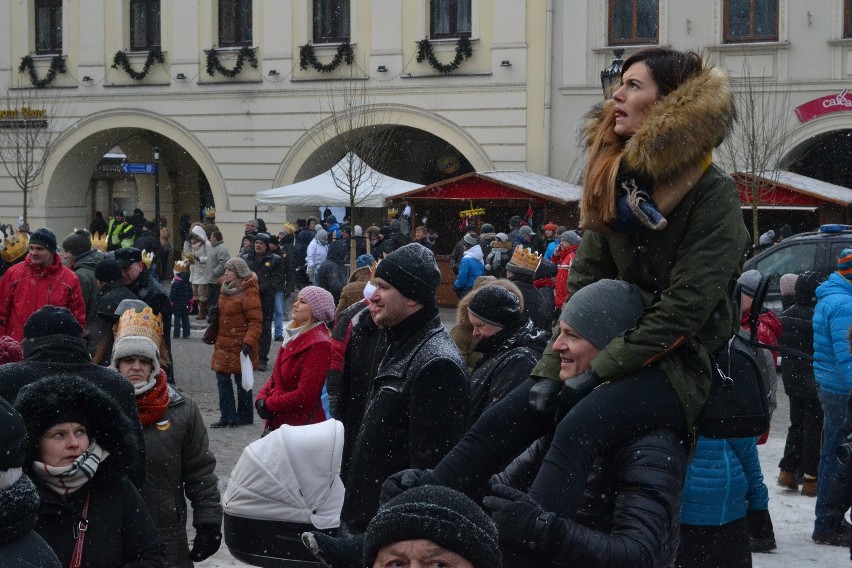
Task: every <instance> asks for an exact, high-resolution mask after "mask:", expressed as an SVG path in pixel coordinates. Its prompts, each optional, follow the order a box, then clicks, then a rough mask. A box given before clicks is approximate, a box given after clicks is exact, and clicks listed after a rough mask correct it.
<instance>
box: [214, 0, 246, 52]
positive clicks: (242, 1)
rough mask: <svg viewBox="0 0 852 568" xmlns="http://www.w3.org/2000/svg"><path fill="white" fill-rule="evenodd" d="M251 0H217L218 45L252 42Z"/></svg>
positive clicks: (232, 45) (239, 44)
mask: <svg viewBox="0 0 852 568" xmlns="http://www.w3.org/2000/svg"><path fill="white" fill-rule="evenodd" d="M251 3H252V0H219V46H220V47H239V46H244V45H251V44H252V10H251Z"/></svg>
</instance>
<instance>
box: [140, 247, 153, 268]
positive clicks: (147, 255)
mask: <svg viewBox="0 0 852 568" xmlns="http://www.w3.org/2000/svg"><path fill="white" fill-rule="evenodd" d="M142 262H144V263H145V266H147V267H148V268H151V263H152V262H154V253H153V252H148V251H146V250H145V249H142Z"/></svg>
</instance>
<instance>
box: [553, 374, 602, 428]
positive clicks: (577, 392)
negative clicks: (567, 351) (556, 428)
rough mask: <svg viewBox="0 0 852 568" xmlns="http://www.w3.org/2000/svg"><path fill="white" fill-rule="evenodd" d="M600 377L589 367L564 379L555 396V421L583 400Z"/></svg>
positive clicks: (599, 380) (598, 381)
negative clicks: (560, 388) (574, 375)
mask: <svg viewBox="0 0 852 568" xmlns="http://www.w3.org/2000/svg"><path fill="white" fill-rule="evenodd" d="M601 382H602V381H601V379H600V377H598V375H597V373H595V372H594V371H593V370H591V369H587V370H585V371H583V372H582V373H580V374H579V375H577V376H576V377H571V378H570V379H568V380H566V381H565V383H564V385H563V387H562V390H561V391H559V395H558V396H557V397H556V407H557V408H556V422H557V423H558V422H559V421H560V420H562V418H564V417H565V415H566V414H568V412H570V410H571V409H572V408H574V407H575V406H576V405H577V403H578V402H580V401H581V400H583V399H584V398H585V397H586V395H587V394H589V393H590V392H592V391H593V390H594V389H595V387H596V386H598V385H600V384H601Z"/></svg>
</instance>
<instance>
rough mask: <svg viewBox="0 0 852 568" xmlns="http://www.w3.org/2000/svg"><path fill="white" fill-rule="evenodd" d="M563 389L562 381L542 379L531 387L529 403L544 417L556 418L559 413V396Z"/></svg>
mask: <svg viewBox="0 0 852 568" xmlns="http://www.w3.org/2000/svg"><path fill="white" fill-rule="evenodd" d="M561 390H562V381H554V380H552V379H540V380H538V381H536V383H535V384H534V385H533V386H531V387H530V392H529V394H528V395H527V404H528V405H529V407H530V408H531V409H532V410H534V411H535V412H536V413H538V414H539V415H540V416H542V417H543V418H549V419H555V417H556V413H557V408H558V407H557V396H558V395H559V391H561Z"/></svg>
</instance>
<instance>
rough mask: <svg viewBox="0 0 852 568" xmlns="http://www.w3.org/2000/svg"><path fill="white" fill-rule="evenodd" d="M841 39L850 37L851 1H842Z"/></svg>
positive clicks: (851, 27)
mask: <svg viewBox="0 0 852 568" xmlns="http://www.w3.org/2000/svg"><path fill="white" fill-rule="evenodd" d="M843 37H852V0H843Z"/></svg>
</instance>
